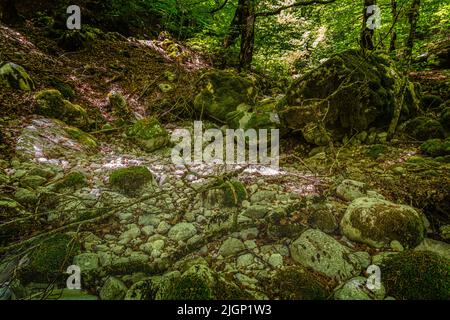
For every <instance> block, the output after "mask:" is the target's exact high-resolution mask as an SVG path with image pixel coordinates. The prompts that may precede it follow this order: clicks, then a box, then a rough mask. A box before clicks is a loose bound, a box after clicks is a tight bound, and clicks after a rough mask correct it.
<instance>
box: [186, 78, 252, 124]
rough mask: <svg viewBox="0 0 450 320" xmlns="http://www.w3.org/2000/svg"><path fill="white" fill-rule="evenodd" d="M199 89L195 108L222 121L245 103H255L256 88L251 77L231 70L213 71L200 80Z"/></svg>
mask: <svg viewBox="0 0 450 320" xmlns="http://www.w3.org/2000/svg"><path fill="white" fill-rule="evenodd" d="M199 90H200V92H199V93H198V94H197V96H196V97H195V100H194V107H195V109H196V110H197V111H198V112H199V113H200V114H202V115H208V116H210V117H211V118H212V119H216V120H219V121H221V122H226V121H227V114H228V113H230V112H232V111H236V108H237V107H238V106H239V105H240V104H242V103H244V104H250V105H251V104H253V102H254V99H255V96H256V88H255V86H254V85H253V82H252V81H251V79H248V78H246V77H242V76H239V75H237V74H235V73H233V72H231V71H211V72H208V73H205V74H204V75H203V76H202V77H201V78H200V80H199Z"/></svg>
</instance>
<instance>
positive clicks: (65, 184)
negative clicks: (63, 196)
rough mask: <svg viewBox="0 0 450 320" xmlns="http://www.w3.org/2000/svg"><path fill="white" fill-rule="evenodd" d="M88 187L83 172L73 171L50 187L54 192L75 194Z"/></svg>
mask: <svg viewBox="0 0 450 320" xmlns="http://www.w3.org/2000/svg"><path fill="white" fill-rule="evenodd" d="M87 185H88V181H87V177H86V175H85V174H84V173H83V172H80V171H72V172H70V173H68V174H67V175H66V176H64V177H63V178H61V179H59V180H58V181H55V182H54V183H52V184H51V185H50V186H49V189H50V190H51V191H53V192H73V191H75V190H77V189H81V188H83V187H86V186H87Z"/></svg>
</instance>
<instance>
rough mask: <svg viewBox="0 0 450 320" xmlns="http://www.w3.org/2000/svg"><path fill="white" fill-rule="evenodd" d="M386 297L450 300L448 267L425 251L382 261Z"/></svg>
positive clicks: (443, 261) (447, 264) (441, 259)
mask: <svg viewBox="0 0 450 320" xmlns="http://www.w3.org/2000/svg"><path fill="white" fill-rule="evenodd" d="M381 274H382V277H383V283H384V284H385V286H386V289H387V294H388V295H391V296H393V297H395V298H397V299H411V300H418V299H421V300H434V299H439V300H448V299H450V263H449V261H448V260H446V259H445V258H441V257H440V256H438V255H436V254H435V253H432V252H428V251H405V252H401V253H399V254H397V255H394V256H392V257H390V258H388V259H386V260H384V261H383V265H382V266H381Z"/></svg>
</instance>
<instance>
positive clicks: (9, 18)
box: [0, 0, 20, 24]
mask: <svg viewBox="0 0 450 320" xmlns="http://www.w3.org/2000/svg"><path fill="white" fill-rule="evenodd" d="M19 20H20V19H19V14H18V12H17V9H16V6H15V4H14V0H0V21H2V22H4V23H6V24H15V23H17V22H19Z"/></svg>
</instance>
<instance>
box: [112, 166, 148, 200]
mask: <svg viewBox="0 0 450 320" xmlns="http://www.w3.org/2000/svg"><path fill="white" fill-rule="evenodd" d="M152 181H153V175H152V173H151V172H150V171H149V170H148V169H147V168H146V167H144V166H135V167H128V168H121V169H117V170H114V171H113V172H111V174H110V175H109V183H110V185H111V187H112V188H113V189H115V190H118V191H119V192H121V193H123V194H126V195H128V196H135V195H137V194H139V192H140V191H141V189H142V188H143V187H144V186H145V185H147V184H149V183H150V182H152Z"/></svg>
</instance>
